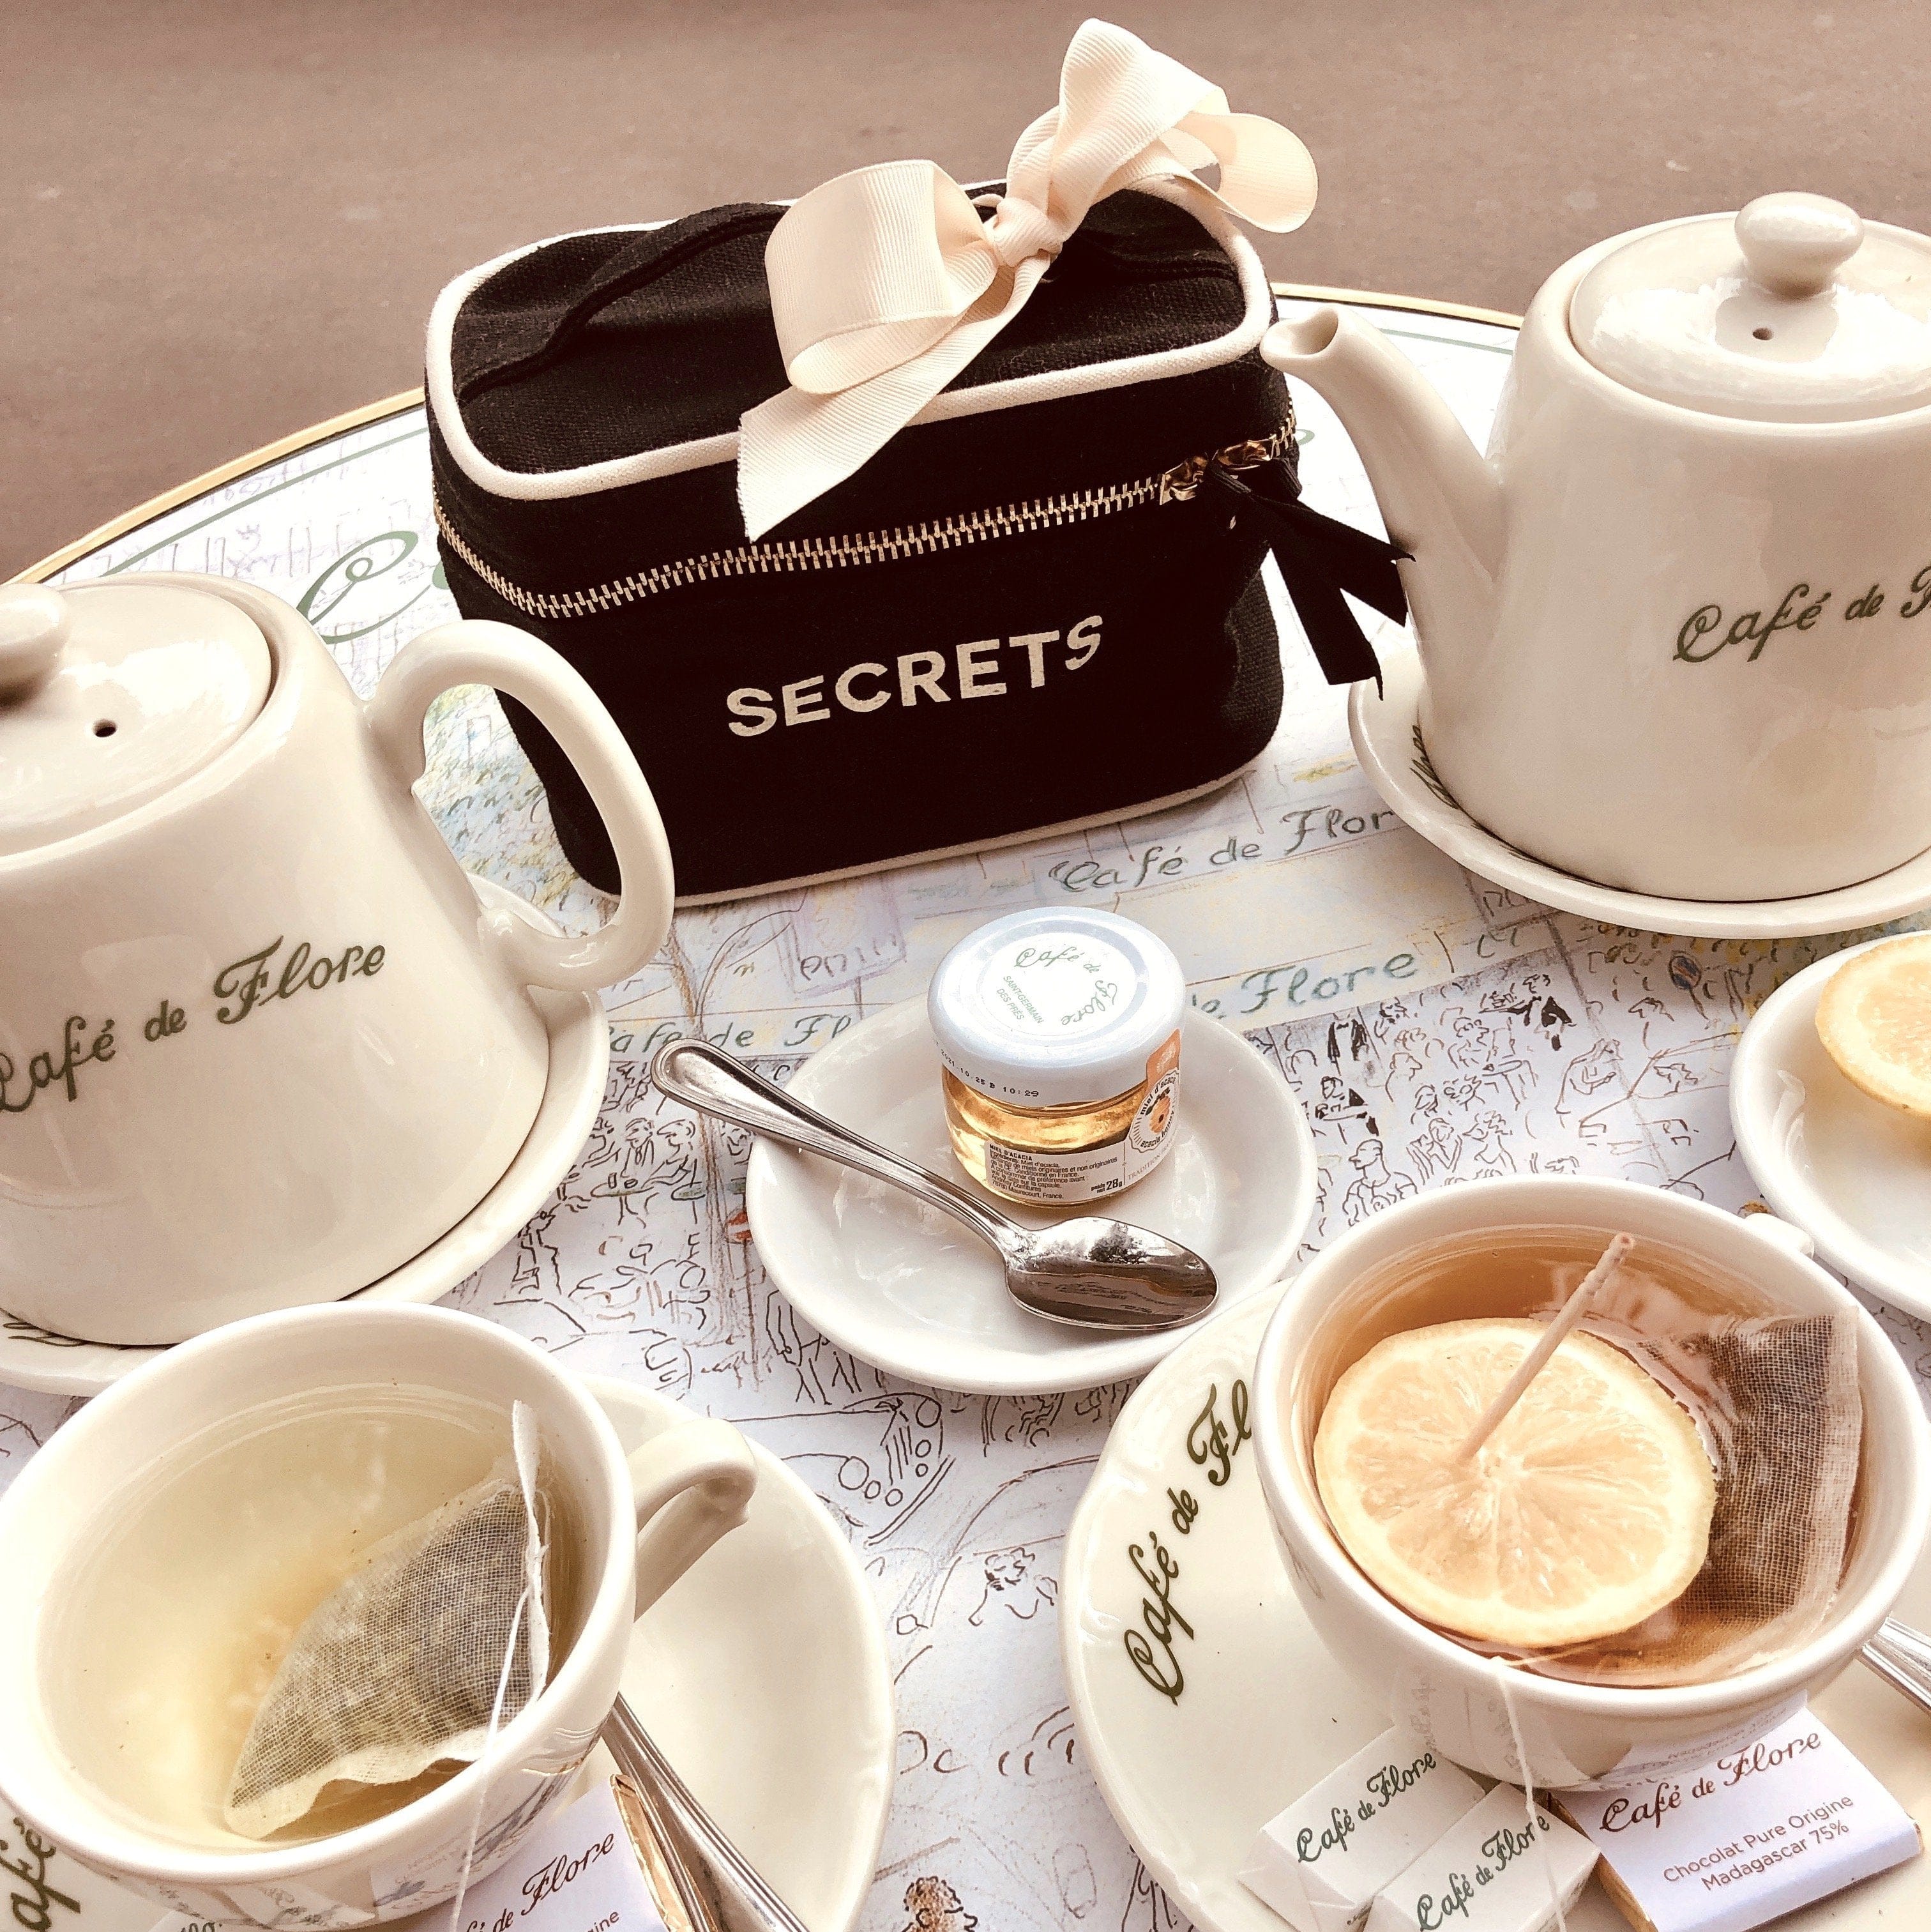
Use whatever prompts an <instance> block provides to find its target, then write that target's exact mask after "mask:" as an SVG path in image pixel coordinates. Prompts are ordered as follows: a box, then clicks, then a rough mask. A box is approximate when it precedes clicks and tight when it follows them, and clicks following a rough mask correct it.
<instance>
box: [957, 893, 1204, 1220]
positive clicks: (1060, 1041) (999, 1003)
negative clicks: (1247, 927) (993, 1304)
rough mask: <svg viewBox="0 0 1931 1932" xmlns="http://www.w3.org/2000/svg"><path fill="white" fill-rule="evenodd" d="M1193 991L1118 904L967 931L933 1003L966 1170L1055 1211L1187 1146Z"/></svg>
mask: <svg viewBox="0 0 1931 1932" xmlns="http://www.w3.org/2000/svg"><path fill="white" fill-rule="evenodd" d="M1186 996H1187V993H1186V978H1185V977H1184V975H1183V974H1182V973H1181V971H1180V962H1179V961H1178V960H1177V959H1175V958H1174V956H1173V953H1172V951H1171V949H1170V948H1169V947H1168V946H1167V945H1166V944H1165V942H1164V941H1162V940H1160V939H1159V938H1156V936H1155V935H1153V934H1152V933H1150V932H1148V931H1147V929H1145V928H1144V926H1135V924H1134V923H1133V922H1132V920H1131V919H1122V918H1120V916H1118V915H1117V913H1108V912H1093V911H1086V910H1078V911H1066V910H1057V909H1044V910H1036V911H1031V912H1018V913H1009V914H1007V915H1006V917H1005V918H1003V919H994V920H993V921H992V922H991V924H990V925H988V926H981V927H980V928H979V930H978V931H977V932H974V933H973V934H971V935H970V936H969V937H968V938H965V939H963V940H961V941H960V942H959V944H958V945H956V946H955V947H953V948H952V951H951V952H949V953H947V954H946V956H945V958H944V959H943V960H942V961H941V962H940V965H939V970H938V971H937V973H936V974H934V975H933V977H932V984H931V991H930V992H929V993H928V995H927V1007H928V1011H929V1013H930V1014H931V1023H932V1033H933V1037H934V1039H935V1040H937V1043H938V1047H939V1058H940V1063H941V1071H940V1082H941V1084H942V1085H943V1089H944V1095H945V1106H946V1127H947V1128H948V1129H949V1131H950V1133H951V1135H952V1150H953V1151H954V1152H955V1154H957V1155H958V1157H959V1160H960V1162H961V1164H962V1165H963V1166H964V1168H965V1169H966V1172H967V1173H969V1174H970V1175H972V1177H973V1179H974V1180H976V1181H979V1182H981V1183H982V1184H984V1185H985V1187H988V1188H989V1189H990V1190H991V1191H992V1192H993V1193H995V1194H997V1195H1001V1196H1003V1197H1004V1198H1005V1199H1007V1200H1009V1201H1017V1202H1026V1203H1029V1204H1033V1205H1041V1206H1070V1205H1076V1204H1078V1203H1079V1202H1088V1201H1098V1200H1102V1199H1105V1198H1106V1197H1108V1196H1111V1195H1115V1194H1118V1193H1122V1192H1123V1191H1124V1190H1126V1189H1127V1188H1129V1187H1132V1185H1133V1184H1134V1183H1135V1181H1139V1180H1141V1179H1142V1178H1144V1177H1145V1176H1146V1175H1148V1174H1150V1172H1152V1171H1153V1169H1154V1168H1156V1166H1159V1163H1160V1162H1161V1160H1162V1159H1163V1158H1164V1157H1165V1154H1166V1153H1167V1151H1168V1149H1169V1148H1171V1146H1172V1145H1173V1141H1174V1118H1175V1114H1176V1110H1177V1107H1178V1105H1179V1100H1180V1020H1181V1016H1182V1015H1183V1013H1185V1011H1186Z"/></svg>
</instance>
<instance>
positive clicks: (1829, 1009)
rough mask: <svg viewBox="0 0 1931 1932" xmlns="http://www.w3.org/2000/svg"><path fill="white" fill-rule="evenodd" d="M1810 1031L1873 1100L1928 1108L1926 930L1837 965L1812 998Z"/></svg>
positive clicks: (1930, 1016) (1930, 1049) (1930, 1021)
mask: <svg viewBox="0 0 1931 1932" xmlns="http://www.w3.org/2000/svg"><path fill="white" fill-rule="evenodd" d="M1817 1037H1818V1038H1819V1040H1822V1042H1823V1043H1824V1051H1825V1052H1826V1053H1828V1055H1830V1056H1831V1058H1832V1059H1833V1060H1834V1061H1836V1062H1837V1064H1838V1066H1839V1067H1841V1068H1842V1069H1843V1073H1844V1076H1845V1077H1846V1079H1848V1080H1849V1081H1850V1082H1852V1084H1853V1085H1855V1086H1858V1087H1861V1088H1863V1089H1864V1091H1865V1092H1866V1093H1867V1094H1869V1095H1870V1097H1871V1098H1872V1099H1873V1100H1882V1102H1883V1103H1885V1106H1888V1107H1897V1108H1901V1109H1903V1111H1904V1112H1906V1113H1907V1114H1923V1115H1931V933H1924V932H1921V933H1913V934H1912V935H1909V937H1908V938H1903V939H1894V940H1891V941H1888V942H1887V943H1886V944H1884V945H1882V946H1874V947H1872V948H1871V950H1870V951H1869V952H1868V953H1859V954H1858V956H1857V957H1856V958H1855V959H1851V960H1847V961H1846V962H1845V963H1844V964H1843V965H1842V966H1840V967H1839V968H1838V969H1837V971H1836V972H1835V973H1834V974H1831V977H1830V979H1829V980H1828V981H1826V982H1825V987H1824V992H1823V997H1822V998H1820V999H1819V1001H1818V1002H1817Z"/></svg>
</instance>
